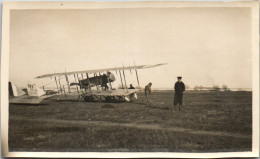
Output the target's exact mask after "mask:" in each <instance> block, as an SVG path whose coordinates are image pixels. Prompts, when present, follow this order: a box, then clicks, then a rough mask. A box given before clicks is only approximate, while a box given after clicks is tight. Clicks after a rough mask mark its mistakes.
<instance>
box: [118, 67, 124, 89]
mask: <svg viewBox="0 0 260 159" xmlns="http://www.w3.org/2000/svg"><path fill="white" fill-rule="evenodd" d="M118 72H119V74H120V79H121V84H122V89H124V84H123V80H122V76H121V71H120V70H118Z"/></svg>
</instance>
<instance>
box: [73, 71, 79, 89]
mask: <svg viewBox="0 0 260 159" xmlns="http://www.w3.org/2000/svg"><path fill="white" fill-rule="evenodd" d="M74 79H75V82H77V79H76V75H75V74H74ZM76 88H77V92H78V93H79V89H78V86H77V85H76Z"/></svg>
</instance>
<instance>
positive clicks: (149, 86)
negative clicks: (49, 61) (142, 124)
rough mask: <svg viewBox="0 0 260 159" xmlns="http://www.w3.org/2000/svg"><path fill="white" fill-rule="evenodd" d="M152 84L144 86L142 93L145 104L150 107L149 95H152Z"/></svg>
mask: <svg viewBox="0 0 260 159" xmlns="http://www.w3.org/2000/svg"><path fill="white" fill-rule="evenodd" d="M151 87H152V83H151V82H150V83H149V84H148V85H146V86H145V89H144V93H145V97H146V101H147V103H148V104H149V105H150V106H151V104H152V100H151V94H152V89H151Z"/></svg>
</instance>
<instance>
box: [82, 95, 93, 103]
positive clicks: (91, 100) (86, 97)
mask: <svg viewBox="0 0 260 159" xmlns="http://www.w3.org/2000/svg"><path fill="white" fill-rule="evenodd" d="M84 101H85V102H93V101H94V97H93V96H85V97H84Z"/></svg>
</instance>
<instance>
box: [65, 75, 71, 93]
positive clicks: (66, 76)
mask: <svg viewBox="0 0 260 159" xmlns="http://www.w3.org/2000/svg"><path fill="white" fill-rule="evenodd" d="M65 78H66V81H67V85H68V91H69V93H71V91H70V82H69V78H68V75H65Z"/></svg>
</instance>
